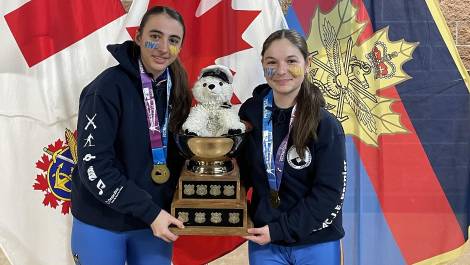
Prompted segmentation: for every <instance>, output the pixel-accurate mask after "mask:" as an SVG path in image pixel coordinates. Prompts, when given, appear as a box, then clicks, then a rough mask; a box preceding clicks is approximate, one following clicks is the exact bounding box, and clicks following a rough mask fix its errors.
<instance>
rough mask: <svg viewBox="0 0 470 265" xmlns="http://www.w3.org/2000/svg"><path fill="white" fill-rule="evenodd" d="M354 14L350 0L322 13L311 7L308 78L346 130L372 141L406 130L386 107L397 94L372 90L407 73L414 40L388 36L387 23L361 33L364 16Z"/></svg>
mask: <svg viewBox="0 0 470 265" xmlns="http://www.w3.org/2000/svg"><path fill="white" fill-rule="evenodd" d="M356 17H357V8H356V7H355V6H354V5H353V4H352V3H351V0H345V1H338V2H337V4H336V6H335V7H334V8H333V9H331V11H329V12H328V13H322V12H321V9H317V11H316V13H315V15H314V17H313V19H312V26H311V30H310V33H309V34H308V36H309V38H308V40H307V43H308V46H309V48H310V49H311V53H310V56H309V72H308V78H309V79H310V81H311V82H312V83H314V84H315V85H317V86H318V87H319V88H320V90H321V91H322V93H323V95H324V97H325V99H326V102H327V104H326V109H327V110H328V111H330V112H331V113H332V114H334V115H336V117H337V118H338V120H340V121H341V123H342V125H343V128H344V129H345V133H346V134H348V135H354V136H357V137H358V138H359V139H361V141H363V142H364V143H366V144H369V145H373V146H378V137H379V136H380V135H382V134H397V133H406V132H407V129H406V128H405V127H404V126H403V125H402V124H401V122H400V114H399V113H396V112H394V110H393V109H392V105H393V103H394V102H396V101H397V100H398V99H396V98H387V97H385V96H383V95H381V94H379V93H378V91H379V90H381V89H384V88H388V87H392V86H395V85H397V84H400V83H402V82H404V81H406V80H408V79H410V78H411V77H410V76H408V75H407V74H406V73H405V72H404V70H403V69H402V66H403V65H404V64H405V63H406V62H407V61H409V60H411V59H412V54H413V51H414V49H415V48H416V47H417V46H418V43H409V42H406V41H405V40H399V41H391V40H390V39H389V37H388V31H389V28H388V27H386V28H383V29H380V30H378V31H376V32H375V33H373V34H372V35H371V36H370V37H369V38H368V39H364V37H363V36H362V35H361V34H362V33H363V32H364V29H365V28H366V26H367V22H365V21H361V22H359V21H358V20H357V18H356Z"/></svg>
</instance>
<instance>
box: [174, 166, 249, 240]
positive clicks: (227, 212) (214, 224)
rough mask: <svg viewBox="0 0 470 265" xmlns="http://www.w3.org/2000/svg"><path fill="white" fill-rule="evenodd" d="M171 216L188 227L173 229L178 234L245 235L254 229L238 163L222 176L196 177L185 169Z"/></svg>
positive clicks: (203, 175)
mask: <svg viewBox="0 0 470 265" xmlns="http://www.w3.org/2000/svg"><path fill="white" fill-rule="evenodd" d="M171 214H172V215H173V216H175V217H176V218H178V219H179V220H181V221H183V223H184V226H185V228H184V229H180V228H177V227H170V231H171V232H173V233H174V234H176V235H209V236H245V235H248V233H247V229H248V228H252V227H253V223H252V221H251V220H250V218H249V216H248V213H247V205H246V193H245V189H244V188H243V187H241V185H240V178H239V171H238V167H237V166H236V164H235V166H234V168H233V170H232V171H230V172H228V173H226V174H224V175H222V176H220V175H218V176H214V175H208V174H196V173H194V172H191V171H189V170H187V169H186V167H185V169H184V170H183V172H182V174H181V177H180V180H179V184H178V187H177V190H176V192H175V195H174V198H173V202H172V204H171Z"/></svg>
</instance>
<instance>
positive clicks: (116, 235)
mask: <svg viewBox="0 0 470 265" xmlns="http://www.w3.org/2000/svg"><path fill="white" fill-rule="evenodd" d="M72 254H73V257H74V260H75V264H77V265H104V264H110V265H111V264H112V265H124V264H127V265H154V264H168V265H170V264H171V257H172V244H169V243H166V242H165V241H163V240H161V239H159V238H157V237H155V236H154V235H153V234H152V231H151V230H150V229H141V230H133V231H127V232H114V231H110V230H106V229H103V228H99V227H96V226H92V225H88V224H85V223H83V222H80V221H79V220H77V219H76V218H74V219H73V227H72ZM126 262H127V263H126Z"/></svg>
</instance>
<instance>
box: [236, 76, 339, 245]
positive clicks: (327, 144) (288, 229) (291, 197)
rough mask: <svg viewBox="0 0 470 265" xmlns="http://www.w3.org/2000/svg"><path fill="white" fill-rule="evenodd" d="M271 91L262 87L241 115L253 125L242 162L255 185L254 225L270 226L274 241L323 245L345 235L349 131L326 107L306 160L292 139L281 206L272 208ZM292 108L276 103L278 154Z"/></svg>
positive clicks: (244, 173) (243, 170)
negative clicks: (267, 148) (266, 155)
mask: <svg viewBox="0 0 470 265" xmlns="http://www.w3.org/2000/svg"><path fill="white" fill-rule="evenodd" d="M269 90H271V88H270V87H269V86H268V85H267V84H265V85H260V86H258V87H257V88H256V89H255V90H254V92H253V97H251V98H250V99H248V100H247V101H246V102H245V103H243V105H242V106H241V108H240V112H239V115H240V118H241V119H242V120H245V121H248V122H249V123H251V124H252V125H253V131H251V133H249V134H248V135H247V138H246V140H245V141H244V145H243V147H242V149H241V150H240V154H239V157H238V163H239V166H240V172H241V177H242V180H243V181H244V183H245V185H247V186H252V187H253V195H252V201H251V204H250V207H249V212H250V216H251V218H252V220H253V222H254V225H255V227H262V226H264V225H268V226H269V232H270V236H271V242H272V243H274V244H280V245H287V246H295V245H302V244H311V243H321V242H326V241H332V240H337V239H340V238H342V237H343V236H344V230H343V227H342V210H341V208H342V204H343V199H344V192H345V189H346V154H345V138H344V132H343V128H342V126H341V124H340V123H339V121H338V120H337V119H336V118H335V117H334V116H333V115H332V114H330V113H329V112H328V111H326V110H324V109H321V120H320V123H319V125H318V129H317V135H318V139H317V140H316V141H315V140H313V139H312V140H311V141H310V142H309V143H308V145H307V147H308V152H307V154H306V156H305V157H304V159H303V160H302V159H300V157H299V156H298V154H297V152H296V151H295V148H294V147H293V145H292V135H291V136H290V137H289V141H288V147H287V152H286V156H285V162H284V172H283V177H282V182H281V186H280V189H279V196H280V199H281V204H280V206H279V207H278V208H273V207H272V206H271V202H270V193H269V192H270V188H269V184H268V178H267V173H266V167H265V163H264V159H263V149H262V130H263V121H262V117H263V99H264V96H265V95H266V94H267V93H268V92H269ZM291 112H292V108H288V109H279V108H277V107H276V106H275V104H273V111H272V122H273V142H274V146H273V152H274V154H276V152H277V149H278V147H279V145H280V143H281V142H282V140H283V138H284V137H285V135H286V134H287V132H288V129H289V120H290V115H291Z"/></svg>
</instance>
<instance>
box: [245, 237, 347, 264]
mask: <svg viewBox="0 0 470 265" xmlns="http://www.w3.org/2000/svg"><path fill="white" fill-rule="evenodd" d="M248 254H249V258H250V265H281V264H289V265H340V264H342V260H341V245H340V241H339V240H337V241H331V242H326V243H320V244H310V245H305V246H296V247H285V246H280V245H276V244H266V245H264V246H260V245H258V244H256V243H253V242H251V241H250V242H249V243H248Z"/></svg>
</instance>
